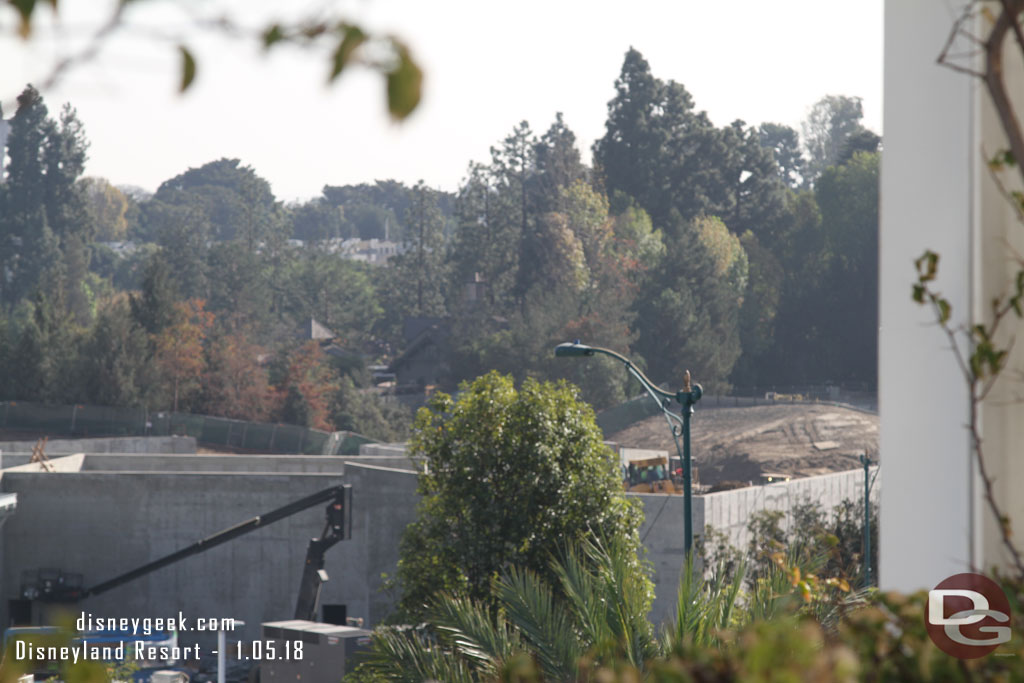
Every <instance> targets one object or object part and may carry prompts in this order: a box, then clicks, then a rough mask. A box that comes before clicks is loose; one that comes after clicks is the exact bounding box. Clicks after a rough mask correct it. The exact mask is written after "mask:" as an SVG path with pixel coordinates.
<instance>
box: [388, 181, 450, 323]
mask: <svg viewBox="0 0 1024 683" xmlns="http://www.w3.org/2000/svg"><path fill="white" fill-rule="evenodd" d="M410 192H411V194H412V202H411V204H410V206H409V209H408V213H407V214H406V216H405V225H406V230H407V237H406V240H405V244H406V253H405V254H403V255H401V256H399V257H396V258H395V259H392V260H393V261H394V263H393V265H392V267H393V269H394V270H395V276H396V277H395V283H394V285H395V286H396V288H397V289H399V290H401V292H402V296H403V298H404V299H405V300H406V301H408V302H409V308H408V310H407V315H432V316H438V315H443V314H444V283H445V280H446V279H447V277H446V275H447V274H446V272H445V243H444V219H443V218H442V216H441V210H440V208H438V203H437V198H436V193H435V192H433V191H432V190H430V189H429V188H428V187H427V186H426V184H425V183H424V182H423V181H422V180H421V181H420V182H418V183H417V184H416V187H414V188H413V189H412V190H411V191H410Z"/></svg>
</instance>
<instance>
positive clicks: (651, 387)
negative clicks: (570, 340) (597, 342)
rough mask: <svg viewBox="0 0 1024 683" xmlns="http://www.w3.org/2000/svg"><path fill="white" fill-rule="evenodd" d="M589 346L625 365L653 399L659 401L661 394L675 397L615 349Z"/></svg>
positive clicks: (663, 396)
mask: <svg viewBox="0 0 1024 683" xmlns="http://www.w3.org/2000/svg"><path fill="white" fill-rule="evenodd" d="M590 348H592V349H593V350H594V351H595V352H596V353H603V354H604V355H606V356H611V357H612V358H614V359H615V360H617V361H620V362H621V363H622V364H623V365H625V366H626V370H627V371H628V372H629V374H631V375H633V377H635V378H636V380H637V381H638V382H640V384H642V385H643V387H644V389H647V392H648V393H649V394H650V395H651V396H652V397H653V398H654V399H655V400H657V401H658V403H661V401H660V400H659V399H658V396H661V397H662V398H668V399H675V398H676V395H675V394H673V393H671V392H668V391H665V390H664V389H662V388H661V387H659V386H658V385H657V384H655V383H654V382H652V381H651V380H650V379H648V378H647V375H645V374H644V373H643V372H642V371H641V370H640V368H638V367H637V366H635V365H633V361H631V360H630V359H628V358H626V357H625V356H623V355H622V354H619V353H616V352H615V351H612V350H611V349H605V348H602V347H600V346H592V347H590ZM663 407H664V406H663Z"/></svg>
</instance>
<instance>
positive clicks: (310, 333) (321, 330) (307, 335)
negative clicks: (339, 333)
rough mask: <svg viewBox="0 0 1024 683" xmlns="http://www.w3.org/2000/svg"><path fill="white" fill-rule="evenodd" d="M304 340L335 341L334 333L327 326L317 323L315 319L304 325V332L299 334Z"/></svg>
mask: <svg viewBox="0 0 1024 683" xmlns="http://www.w3.org/2000/svg"><path fill="white" fill-rule="evenodd" d="M299 336H300V337H301V338H302V339H306V340H311V339H312V340H317V341H319V340H323V339H334V332H332V331H331V330H330V329H329V328H328V327H327V326H326V325H323V324H322V323H319V322H317V320H316V319H315V318H310V319H309V320H307V321H306V322H305V323H303V325H302V331H301V332H300V333H299Z"/></svg>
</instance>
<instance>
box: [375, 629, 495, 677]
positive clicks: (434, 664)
mask: <svg viewBox="0 0 1024 683" xmlns="http://www.w3.org/2000/svg"><path fill="white" fill-rule="evenodd" d="M365 661H366V663H365V665H364V666H365V667H366V668H367V669H368V670H369V671H370V672H372V673H375V674H377V675H379V676H381V677H383V678H384V679H386V680H388V681H396V682H397V683H423V682H424V681H444V682H445V683H475V678H474V676H473V672H472V670H471V669H470V667H469V666H468V665H467V663H466V661H465V660H464V659H462V658H461V657H459V656H457V655H456V654H455V653H453V652H451V651H448V650H446V649H444V648H442V647H441V646H440V644H439V643H438V642H437V641H436V639H434V638H432V637H431V636H430V635H428V634H426V633H423V632H420V631H417V630H413V629H396V628H381V629H378V630H377V631H375V632H374V634H373V644H372V645H371V648H370V653H369V655H368V656H367V658H366V660H365Z"/></svg>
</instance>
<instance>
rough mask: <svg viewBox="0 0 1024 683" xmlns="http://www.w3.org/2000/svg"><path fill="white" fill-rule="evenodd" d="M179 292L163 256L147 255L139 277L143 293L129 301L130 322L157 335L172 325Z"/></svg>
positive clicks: (161, 253)
mask: <svg viewBox="0 0 1024 683" xmlns="http://www.w3.org/2000/svg"><path fill="white" fill-rule="evenodd" d="M177 300H178V292H177V289H176V288H175V285H174V281H173V280H172V278H171V269H170V266H169V265H168V263H167V260H166V259H165V258H164V253H163V252H156V253H154V254H152V255H150V257H149V259H148V260H147V261H146V263H145V266H144V271H143V277H142V291H141V292H139V293H138V294H132V295H131V298H130V299H129V303H130V304H131V310H132V318H134V319H135V321H136V322H138V323H139V325H141V326H142V328H143V329H144V330H146V332H148V333H149V334H151V335H156V334H159V333H160V332H162V331H163V330H164V328H166V327H167V326H169V325H170V324H171V323H172V322H173V321H174V316H175V311H174V304H175V302H176V301H177Z"/></svg>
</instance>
